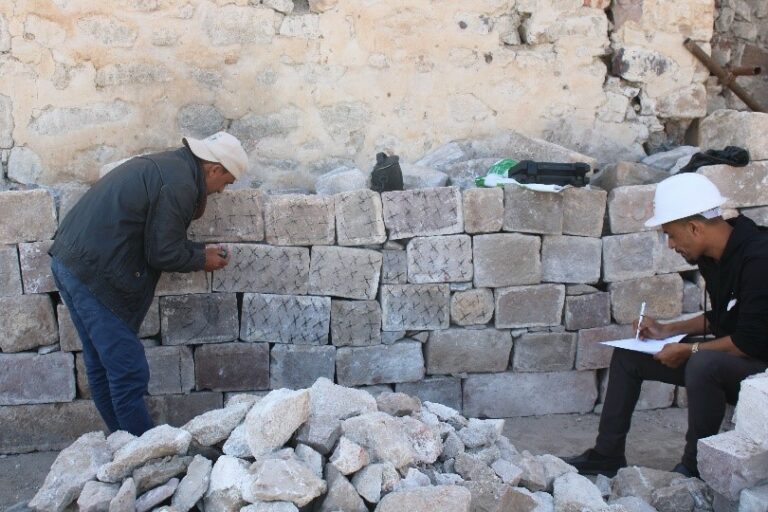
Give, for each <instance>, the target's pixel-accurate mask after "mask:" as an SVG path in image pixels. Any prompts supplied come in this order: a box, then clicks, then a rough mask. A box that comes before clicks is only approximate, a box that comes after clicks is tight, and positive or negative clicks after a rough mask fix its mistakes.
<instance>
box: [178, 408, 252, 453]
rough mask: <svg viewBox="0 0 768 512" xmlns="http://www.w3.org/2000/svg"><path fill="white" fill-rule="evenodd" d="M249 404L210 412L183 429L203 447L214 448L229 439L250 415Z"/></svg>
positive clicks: (187, 424)
mask: <svg viewBox="0 0 768 512" xmlns="http://www.w3.org/2000/svg"><path fill="white" fill-rule="evenodd" d="M249 410H250V407H249V406H248V405H247V404H235V405H232V406H230V407H225V408H224V409H216V410H213V411H209V412H207V413H205V414H201V415H200V416H196V417H195V418H194V419H193V420H191V421H190V422H188V423H186V424H185V425H183V426H182V427H181V428H182V429H184V430H186V431H187V432H189V433H190V434H192V438H193V439H194V440H195V441H196V442H198V443H199V444H201V445H203V446H212V445H214V444H216V443H219V442H221V441H223V440H225V439H227V438H228V437H229V435H230V434H231V433H232V431H233V430H234V429H235V427H237V426H238V425H239V424H240V423H241V422H242V421H243V419H244V418H245V415H246V414H248V411H249Z"/></svg>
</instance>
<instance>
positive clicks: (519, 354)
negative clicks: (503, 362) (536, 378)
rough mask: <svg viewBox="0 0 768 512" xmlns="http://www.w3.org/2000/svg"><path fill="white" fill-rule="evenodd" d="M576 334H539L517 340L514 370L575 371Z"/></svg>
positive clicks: (530, 334) (513, 363) (513, 361)
mask: <svg viewBox="0 0 768 512" xmlns="http://www.w3.org/2000/svg"><path fill="white" fill-rule="evenodd" d="M575 357H576V334H575V333H570V332H537V333H528V334H523V335H522V336H520V337H519V338H517V339H516V340H515V354H514V356H513V358H512V369H513V370H514V371H516V372H560V371H567V370H571V369H573V361H574V358H575Z"/></svg>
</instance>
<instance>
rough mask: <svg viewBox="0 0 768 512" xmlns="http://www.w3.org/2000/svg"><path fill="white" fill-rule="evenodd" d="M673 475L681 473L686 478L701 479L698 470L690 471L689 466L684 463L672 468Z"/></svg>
mask: <svg viewBox="0 0 768 512" xmlns="http://www.w3.org/2000/svg"><path fill="white" fill-rule="evenodd" d="M672 472H673V473H680V474H681V475H683V476H684V477H686V478H701V476H700V475H699V471H698V470H696V469H690V468H689V467H688V466H686V465H685V464H683V463H682V462H681V463H680V464H678V465H677V466H675V467H674V468H672Z"/></svg>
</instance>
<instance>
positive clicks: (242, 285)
mask: <svg viewBox="0 0 768 512" xmlns="http://www.w3.org/2000/svg"><path fill="white" fill-rule="evenodd" d="M227 248H228V249H229V251H230V257H229V258H230V259H229V265H227V266H226V267H224V268H223V269H221V270H217V271H216V272H214V273H213V291H216V292H251V293H283V294H293V295H305V294H306V293H307V290H308V287H309V249H307V248H306V247H273V246H271V245H253V244H230V245H228V246H227Z"/></svg>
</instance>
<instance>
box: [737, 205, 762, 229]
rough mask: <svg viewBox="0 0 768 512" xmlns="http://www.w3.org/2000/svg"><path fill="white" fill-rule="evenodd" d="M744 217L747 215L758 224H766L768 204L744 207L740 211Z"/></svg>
mask: <svg viewBox="0 0 768 512" xmlns="http://www.w3.org/2000/svg"><path fill="white" fill-rule="evenodd" d="M740 212H741V214H742V215H744V216H745V217H749V218H750V219H752V220H753V221H755V224H757V225H758V226H768V206H758V207H757V208H744V209H743V210H741V211H740Z"/></svg>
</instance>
